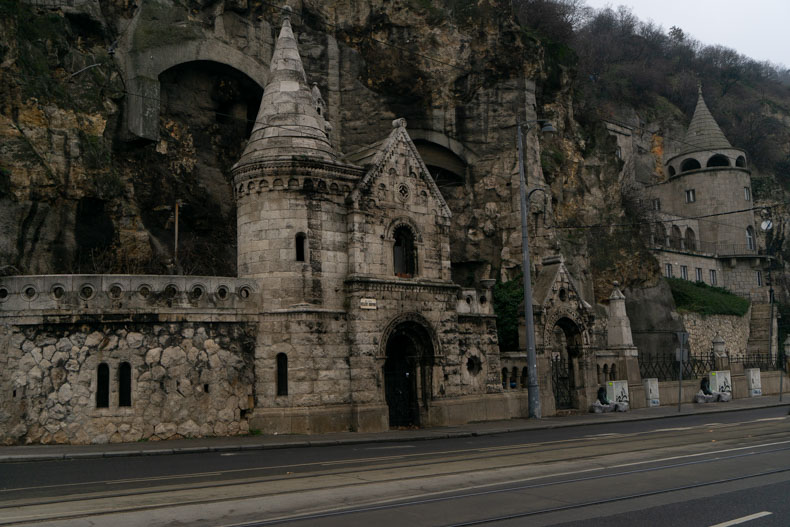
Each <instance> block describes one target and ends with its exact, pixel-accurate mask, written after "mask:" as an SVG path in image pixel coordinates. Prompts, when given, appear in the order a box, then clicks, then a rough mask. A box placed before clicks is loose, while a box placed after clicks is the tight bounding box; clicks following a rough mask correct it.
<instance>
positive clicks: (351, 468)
mask: <svg viewBox="0 0 790 527" xmlns="http://www.w3.org/2000/svg"><path fill="white" fill-rule="evenodd" d="M741 426H742V423H737V424H726V425H722V424H719V423H715V424H713V425H705V426H702V427H699V428H705V429H708V430H714V429H716V430H724V429H727V428H732V429H735V430H734V431H736V432H739V431H740V427H741ZM716 427H718V428H716ZM764 428H768V431H767V433H761V431H760V430H759V429H758V430H754V431H752V433H750V434H748V435H747V436H744V437H748V438H750V439H752V440H754V439H757V438H770V437H771V436H775V435H782V432H775V431H770V426H769V425H765V426H764ZM673 430H674V429H668V430H659V431H648V432H638V433H635V434H623V435H621V434H618V435H616V436H613V435H610V434H607V435H606V436H605V437H603V439H605V441H606V442H605V445H604V446H600V445H599V448H598V449H597V450H596V452H595V453H594V454H589V453H585V454H583V455H579V454H578V453H577V451H579V450H582V451H583V450H588V449H589V448H590V444H589V443H590V442H598V441H600V440H601V436H600V435H593V436H586V437H583V438H575V439H569V440H560V441H547V442H540V443H529V444H519V445H508V446H494V447H484V448H477V447H476V448H464V449H452V450H440V451H432V452H423V453H413V454H412V453H409V454H398V455H392V456H376V457H367V458H357V459H344V460H337V461H313V462H308V463H296V464H294V463H289V464H283V465H273V466H259V467H248V468H243V469H230V470H214V471H206V472H198V473H188V474H172V475H161V476H151V477H141V478H125V479H116V480H95V481H87V482H79V483H67V484H57V485H37V486H30V487H12V488H0V509H3V508H7V507H8V506H9V505H7V504H5V503H3V500H7V499H8V498H7V496H8V495H9V494H12V493H18V492H25V491H33V490H55V489H79V488H80V487H88V486H91V485H102V486H109V485H124V484H133V483H136V484H156V483H159V482H171V481H172V482H177V481H180V480H190V479H195V478H202V477H219V476H230V477H235V476H238V475H241V474H244V473H251V472H255V471H270V472H279V473H280V474H286V476H279V477H278V476H277V475H267V476H260V477H257V478H244V479H242V480H239V479H231V480H229V481H227V482H224V481H221V480H214V481H212V482H211V483H210V484H206V485H203V486H200V487H193V488H209V487H222V486H231V485H237V484H239V481H243V482H244V483H256V482H264V481H266V482H276V481H280V480H294V479H299V478H305V477H314V476H315V475H317V474H319V475H343V474H347V473H349V472H359V466H363V467H365V469H364V470H380V469H382V468H391V469H398V468H403V467H406V466H411V465H412V464H413V463H414V462H416V461H419V462H420V463H421V464H422V465H423V466H426V467H429V466H440V465H446V464H450V463H456V462H458V461H461V460H469V457H468V456H470V455H477V458H476V459H488V460H492V461H493V460H497V459H503V458H504V459H510V458H512V457H513V456H533V455H539V454H545V453H548V452H557V453H558V455H557V456H556V457H553V458H550V459H547V460H545V461H544V463H554V462H561V461H564V460H567V459H575V460H584V459H590V458H598V457H600V456H601V455H604V454H606V453H608V451H617V452H620V453H639V452H640V451H643V450H655V449H656V448H661V447H663V446H672V445H674V444H676V443H678V442H683V440H684V439H685V438H687V437H695V436H697V437H698V436H699V431H694V430H691V429H689V431H688V432H686V433H682V434H673V435H671V436H667V438H666V440H665V441H662V442H661V443H658V444H656V443H654V444H653V445H652V446H650V447H645V448H633V447H632V448H630V449H628V450H625V451H623V450H621V447H622V446H624V445H626V444H633V439H634V438H635V437H639V436H644V435H653V434H656V433H660V432H670V431H673ZM737 439H738V437H732V438H730V437H725V438H721V437H720V438H719V439H717V440H713V441H725V440H737ZM574 443H578V444H574ZM558 446H562V449H561V450H560V449H558V448H557V447H558ZM441 456H445V457H443V458H440V459H434V460H430V461H428V462H423V461H422V460H425V459H426V458H431V457H434V458H435V457H441ZM372 463H373V465H371V464H372ZM387 463H390V464H388V465H387ZM529 464H535V463H534V461H533V462H531V463H529ZM331 466H345V467H344V468H342V469H339V470H333V471H328V470H325V468H326V467H331ZM299 469H314V470H313V471H310V472H296V471H297V470H299ZM462 472H463V471H459V472H452V473H453V474H457V473H462ZM163 490H164V491H166V490H167V485H166V484H163V485H160V486H159V487H154V488H152V489H151V490H142V491H138V492H133V493H129V494H128V495H132V494H134V495H141V494H147V493H153V492H160V491H163ZM117 495H125V494H117ZM74 499H80V495H77V496H75V498H74ZM61 501H72V500H70V499H63V500H61ZM55 502H57V501H52V503H55Z"/></svg>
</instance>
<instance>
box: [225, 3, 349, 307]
mask: <svg viewBox="0 0 790 527" xmlns="http://www.w3.org/2000/svg"><path fill="white" fill-rule="evenodd" d="M284 13H285V16H284V19H283V22H282V29H281V30H280V35H279V38H278V39H277V43H276V45H275V49H274V53H273V56H272V60H271V68H270V78H269V81H268V83H267V84H266V87H265V89H264V93H263V98H262V100H261V106H260V110H259V111H258V117H257V119H256V122H255V126H254V128H253V131H252V134H251V136H250V139H249V142H248V143H247V145H246V147H245V149H244V152H243V154H242V155H241V158H240V159H239V161H238V162H237V163H236V165H235V166H234V167H233V169H232V172H231V173H232V176H233V182H234V188H235V195H236V205H237V228H238V268H239V276H240V277H249V278H258V279H265V282H264V283H263V287H264V288H265V289H268V290H271V291H277V294H276V295H265V298H264V300H263V303H264V305H263V306H262V308H263V310H267V311H268V310H271V309H279V308H287V307H289V306H293V305H299V304H312V305H322V306H324V307H334V308H341V307H342V297H341V295H340V294H339V292H340V291H342V288H343V278H344V277H345V275H346V265H347V256H346V254H347V252H346V249H345V246H344V244H343V243H342V242H343V240H344V239H345V221H344V220H343V207H344V201H345V196H346V195H347V194H348V192H349V191H350V188H351V183H352V182H353V181H356V180H357V179H358V178H359V176H360V175H361V174H362V171H361V169H360V168H358V167H355V166H352V165H348V164H344V163H341V162H338V160H337V154H336V153H335V152H334V150H333V149H332V146H331V145H330V142H329V139H328V136H327V130H328V128H329V126H328V123H327V121H326V120H325V118H324V116H325V114H326V110H325V105H324V102H323V100H322V98H321V94H320V91H319V90H318V88H317V86H313V87H312V88H311V87H310V86H309V85H308V83H307V77H306V75H305V72H304V68H303V67H302V61H301V58H300V56H299V51H298V49H297V43H296V39H295V37H294V34H293V31H292V30H291V23H290V20H289V14H290V9H288V8H286V9H285V10H284Z"/></svg>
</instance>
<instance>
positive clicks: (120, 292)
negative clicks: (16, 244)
mask: <svg viewBox="0 0 790 527" xmlns="http://www.w3.org/2000/svg"><path fill="white" fill-rule="evenodd" d="M259 296H260V288H259V286H258V284H257V282H256V281H254V280H249V279H240V278H232V277H221V276H167V275H29V276H6V277H0V317H9V316H24V315H33V314H48V313H52V314H59V315H60V314H69V313H118V312H120V313H141V312H142V313H144V312H151V311H156V312H168V311H170V312H184V311H195V312H209V313H211V312H217V313H223V312H224V313H227V312H232V313H235V312H249V313H254V312H257V309H258V306H259V305H260V303H259Z"/></svg>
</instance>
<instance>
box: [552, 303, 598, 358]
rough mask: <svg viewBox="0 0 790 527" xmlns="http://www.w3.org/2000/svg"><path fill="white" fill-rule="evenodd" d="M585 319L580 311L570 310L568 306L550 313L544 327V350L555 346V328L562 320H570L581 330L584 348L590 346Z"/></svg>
mask: <svg viewBox="0 0 790 527" xmlns="http://www.w3.org/2000/svg"><path fill="white" fill-rule="evenodd" d="M585 318H586V317H584V316H583V314H582V313H580V310H578V309H570V308H569V307H566V306H560V307H558V308H556V309H552V310H551V311H549V312H548V313H547V314H546V325H545V326H544V327H543V349H544V350H549V349H551V348H552V347H553V346H554V326H556V325H557V323H558V322H559V321H560V320H562V319H568V320H570V321H571V322H572V323H573V324H575V325H576V327H577V329H578V330H579V334H580V338H581V344H582V346H589V343H590V338H589V335H588V331H587V329H588V328H587V324H586V323H585Z"/></svg>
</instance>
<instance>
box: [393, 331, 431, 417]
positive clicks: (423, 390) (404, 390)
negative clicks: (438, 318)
mask: <svg viewBox="0 0 790 527" xmlns="http://www.w3.org/2000/svg"><path fill="white" fill-rule="evenodd" d="M432 367H433V343H432V341H431V338H430V335H429V333H428V331H427V330H426V328H425V327H424V326H422V325H421V324H419V323H416V322H412V321H408V322H402V323H400V324H398V325H397V326H396V327H395V329H393V330H392V332H391V333H390V335H389V337H388V339H387V348H386V360H385V361H384V394H385V398H386V401H387V406H388V407H389V424H390V427H399V426H400V427H407V426H419V424H420V402H421V401H422V403H423V406H424V407H425V408H427V406H428V401H429V400H430V395H431V371H432Z"/></svg>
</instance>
